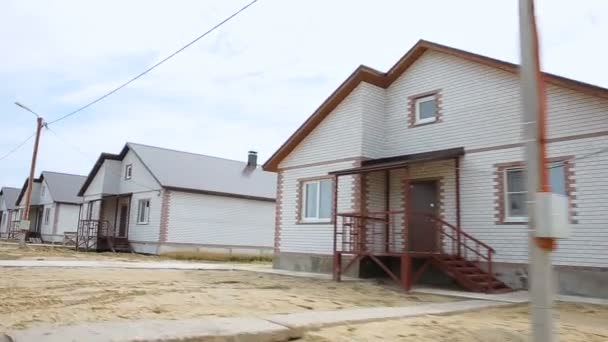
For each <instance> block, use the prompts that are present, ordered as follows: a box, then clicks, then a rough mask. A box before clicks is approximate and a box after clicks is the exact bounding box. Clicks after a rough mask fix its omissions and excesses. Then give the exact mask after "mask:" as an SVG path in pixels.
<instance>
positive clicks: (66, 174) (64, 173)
mask: <svg viewBox="0 0 608 342" xmlns="http://www.w3.org/2000/svg"><path fill="white" fill-rule="evenodd" d="M43 173H53V174H56V175H65V176H78V177H86V176H84V175H78V174H75V173H67V172H57V171H42V172H40V174H41V175H42V174H43Z"/></svg>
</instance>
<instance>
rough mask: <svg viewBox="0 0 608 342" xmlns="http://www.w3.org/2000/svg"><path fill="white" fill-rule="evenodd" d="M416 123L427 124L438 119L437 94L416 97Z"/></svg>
mask: <svg viewBox="0 0 608 342" xmlns="http://www.w3.org/2000/svg"><path fill="white" fill-rule="evenodd" d="M415 107H416V124H417V125H420V124H425V123H431V122H435V121H437V98H436V96H435V95H431V96H425V97H420V98H417V99H416V102H415Z"/></svg>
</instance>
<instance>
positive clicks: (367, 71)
mask: <svg viewBox="0 0 608 342" xmlns="http://www.w3.org/2000/svg"><path fill="white" fill-rule="evenodd" d="M426 51H437V52H441V53H445V54H448V55H451V56H456V57H460V58H464V59H466V60H469V61H472V62H476V63H481V64H484V65H487V66H490V67H493V68H497V69H501V70H504V71H507V72H511V73H517V72H518V70H519V65H517V64H513V63H509V62H505V61H501V60H498V59H494V58H490V57H486V56H483V55H479V54H475V53H472V52H468V51H464V50H459V49H455V48H453V47H449V46H445V45H441V44H437V43H433V42H429V41H426V40H419V41H418V42H417V43H416V44H415V45H414V46H413V47H412V48H411V49H410V50H409V51H408V52H407V53H406V54H405V55H404V56H403V57H401V59H399V61H398V62H397V63H396V64H395V65H393V66H392V67H391V68H390V69H389V71H387V72H381V71H378V70H376V69H373V68H370V67H368V66H365V65H361V66H359V67H358V68H357V69H356V70H355V71H354V72H353V73H352V74H351V75H350V76H349V77H348V78H347V79H346V80H345V81H344V82H343V83H342V84H341V85H340V86H339V87H338V88H337V89H336V90H335V91H334V92H333V93H332V94H331V95H330V96H329V97H328V98H327V99H326V100H325V101H324V102H323V103H322V104H321V106H319V108H317V110H316V111H315V112H314V113H313V114H312V115H311V116H310V117H309V118H308V119H307V120H306V121H305V122H304V123H303V124H302V125H301V126H300V127H299V128H298V129H297V130H296V131H295V132H294V133H293V134H292V135H291V136H290V137H289V138H288V139H287V141H286V142H285V143H284V144H283V145H282V146H281V147H280V148H279V149H278V150H277V151H276V152H275V153H274V154H273V155H272V156H271V157H270V159H268V161H266V163H264V166H263V167H264V170H266V171H274V172H276V171H278V167H279V164H280V163H281V161H282V160H283V159H284V158H285V157H287V156H288V155H289V153H291V152H292V151H293V149H295V148H296V146H298V144H299V143H300V142H302V140H304V138H305V137H306V136H307V135H308V134H309V133H310V132H312V130H313V129H315V127H317V126H318V125H319V124H320V123H321V122H322V121H323V119H325V118H326V117H327V116H328V115H329V114H330V113H331V112H332V111H333V110H334V109H335V108H336V107H337V106H338V105H339V104H340V102H342V100H344V99H345V98H346V97H347V96H348V94H350V93H351V92H352V91H353V90H354V89H355V88H356V87H357V86H358V85H359V84H360V83H361V82H366V83H370V84H373V85H376V86H378V87H381V88H388V87H389V86H390V85H391V84H392V83H393V82H394V81H395V80H397V79H398V78H399V76H401V75H402V74H403V73H404V72H405V71H406V70H407V69H408V68H409V67H410V66H411V65H412V64H413V63H414V62H415V61H416V60H418V58H420V56H422V54H424V53H425V52H426ZM543 76H544V78H545V81H546V82H547V83H551V84H554V85H557V86H560V87H563V88H568V89H572V90H576V91H580V92H583V93H587V94H590V95H593V96H599V97H603V98H608V89H606V88H602V87H598V86H595V85H591V84H588V83H583V82H579V81H576V80H572V79H568V78H565V77H561V76H557V75H553V74H549V73H543Z"/></svg>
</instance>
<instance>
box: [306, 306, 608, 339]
mask: <svg viewBox="0 0 608 342" xmlns="http://www.w3.org/2000/svg"><path fill="white" fill-rule="evenodd" d="M557 311H558V312H559V337H560V340H561V341H572V342H578V341H581V342H583V341H584V342H596V341H597V342H600V341H601V342H605V341H608V306H598V305H592V304H569V303H560V304H558V305H557ZM529 325H530V323H529V320H528V306H527V305H520V306H517V307H507V308H499V309H489V310H483V311H479V312H470V313H465V314H456V315H452V316H423V317H416V318H409V319H401V320H392V321H385V322H377V323H367V324H360V325H349V326H340V327H334V328H328V329H323V330H321V331H318V332H312V333H309V334H308V335H306V336H305V337H304V338H303V339H301V340H300V341H303V342H304V341H307V342H329V341H331V342H347V341H349V342H350V341H353V342H358V341H416V342H442V341H446V342H447V341H450V342H452V341H454V342H520V341H529V340H530V334H529V331H530V328H529Z"/></svg>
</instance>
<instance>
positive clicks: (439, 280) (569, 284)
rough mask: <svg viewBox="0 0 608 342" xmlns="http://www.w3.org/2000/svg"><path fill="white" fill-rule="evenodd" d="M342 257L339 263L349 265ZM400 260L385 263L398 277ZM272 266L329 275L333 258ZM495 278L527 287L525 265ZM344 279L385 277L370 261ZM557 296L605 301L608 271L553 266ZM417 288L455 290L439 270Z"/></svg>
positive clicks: (507, 267)
mask: <svg viewBox="0 0 608 342" xmlns="http://www.w3.org/2000/svg"><path fill="white" fill-rule="evenodd" d="M348 260H349V259H348V258H347V257H344V258H343V261H342V264H343V265H346V264H347V263H348ZM399 262H400V261H399V260H388V261H387V266H388V267H389V269H391V270H392V271H393V272H394V273H395V274H396V275H397V276H399V270H400V267H399ZM421 262H422V260H414V262H413V265H412V266H413V267H412V272H413V273H414V272H416V270H417V269H418V268H419V267H421V266H422V265H421ZM273 267H274V268H277V269H283V270H290V271H297V272H314V273H327V274H331V273H332V270H333V257H332V256H331V255H322V254H306V253H288V252H279V253H275V257H274V263H273ZM493 267H494V272H495V273H496V276H497V277H498V278H499V279H500V280H501V281H503V282H504V283H505V284H507V285H508V286H509V287H511V288H513V289H515V290H523V289H527V288H528V284H529V280H528V265H527V264H513V263H494V265H493ZM345 275H346V276H350V277H355V278H359V277H361V278H376V277H377V278H386V275H385V274H384V272H383V271H379V269H378V268H377V267H376V266H375V263H373V262H372V261H371V260H367V259H364V260H363V261H362V262H361V263H360V265H359V263H357V264H355V265H353V266H352V267H351V269H350V270H349V272H347V274H345ZM555 282H556V289H557V291H556V293H559V294H562V295H573V296H584V297H595V298H608V268H605V269H603V268H588V267H575V266H555ZM419 284H420V285H425V284H426V285H435V286H445V287H449V288H453V287H455V286H456V285H455V282H454V281H452V280H451V279H450V278H449V277H447V276H446V275H445V274H444V273H443V272H442V271H440V270H437V269H435V268H433V267H430V268H429V269H428V270H427V271H426V273H425V274H424V275H423V276H422V278H420V280H419Z"/></svg>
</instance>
